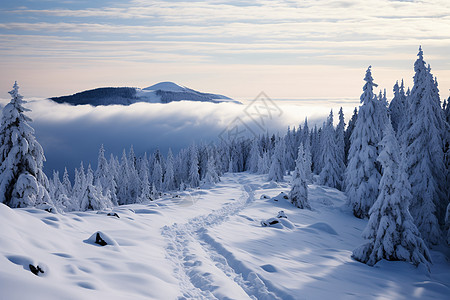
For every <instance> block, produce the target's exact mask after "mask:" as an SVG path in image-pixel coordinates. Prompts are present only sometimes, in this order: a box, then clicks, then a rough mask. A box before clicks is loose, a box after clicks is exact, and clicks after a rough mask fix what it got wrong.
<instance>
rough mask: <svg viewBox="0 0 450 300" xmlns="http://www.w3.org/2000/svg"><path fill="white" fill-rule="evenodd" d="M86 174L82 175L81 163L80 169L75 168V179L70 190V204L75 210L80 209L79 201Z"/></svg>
mask: <svg viewBox="0 0 450 300" xmlns="http://www.w3.org/2000/svg"><path fill="white" fill-rule="evenodd" d="M85 181H86V174H85V173H84V166H83V162H81V163H80V169H79V170H78V169H77V168H75V178H74V182H73V188H72V203H73V207H74V209H75V210H79V209H80V199H81V197H82V196H83V195H82V194H83V192H84V186H85Z"/></svg>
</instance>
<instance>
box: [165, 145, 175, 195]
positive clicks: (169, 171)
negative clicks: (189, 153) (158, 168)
mask: <svg viewBox="0 0 450 300" xmlns="http://www.w3.org/2000/svg"><path fill="white" fill-rule="evenodd" d="M164 189H165V190H166V191H172V190H174V189H175V172H174V158H173V154H172V150H171V149H170V148H169V152H168V153H167V162H166V171H165V173H164Z"/></svg>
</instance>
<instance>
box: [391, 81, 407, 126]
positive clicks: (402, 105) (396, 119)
mask: <svg viewBox="0 0 450 300" xmlns="http://www.w3.org/2000/svg"><path fill="white" fill-rule="evenodd" d="M393 91H394V98H392V101H391V103H390V104H389V115H390V117H391V122H392V127H393V128H394V130H395V132H398V131H399V128H401V127H402V126H403V125H402V124H403V122H404V119H405V117H406V108H407V106H406V95H405V86H404V84H403V79H402V83H401V85H400V87H399V86H398V81H397V82H396V83H395V85H394V89H393Z"/></svg>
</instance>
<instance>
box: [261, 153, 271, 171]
mask: <svg viewBox="0 0 450 300" xmlns="http://www.w3.org/2000/svg"><path fill="white" fill-rule="evenodd" d="M269 162H270V159H269V153H268V152H267V151H264V152H263V154H262V156H260V157H259V160H258V174H267V173H268V172H269V168H270V165H269Z"/></svg>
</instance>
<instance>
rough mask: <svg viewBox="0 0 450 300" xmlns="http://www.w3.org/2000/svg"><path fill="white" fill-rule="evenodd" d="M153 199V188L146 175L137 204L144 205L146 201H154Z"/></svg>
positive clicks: (145, 174) (146, 174)
mask: <svg viewBox="0 0 450 300" xmlns="http://www.w3.org/2000/svg"><path fill="white" fill-rule="evenodd" d="M155 189H156V188H155ZM152 197H153V194H152V186H151V184H150V181H149V179H148V173H144V178H143V179H142V185H141V194H140V195H139V197H138V199H137V202H138V203H143V202H146V201H153V198H152Z"/></svg>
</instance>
